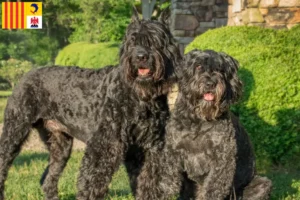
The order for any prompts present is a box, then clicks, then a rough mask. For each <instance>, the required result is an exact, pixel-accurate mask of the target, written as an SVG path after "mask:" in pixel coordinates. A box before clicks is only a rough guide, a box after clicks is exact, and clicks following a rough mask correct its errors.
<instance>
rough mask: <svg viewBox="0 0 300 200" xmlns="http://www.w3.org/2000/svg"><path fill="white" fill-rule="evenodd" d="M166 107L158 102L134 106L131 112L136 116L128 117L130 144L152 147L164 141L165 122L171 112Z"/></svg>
mask: <svg viewBox="0 0 300 200" xmlns="http://www.w3.org/2000/svg"><path fill="white" fill-rule="evenodd" d="M164 108H166V107H164ZM164 108H162V107H161V106H160V104H158V103H157V102H155V103H153V104H140V105H137V106H136V107H132V110H131V111H130V112H133V113H132V115H131V116H134V118H131V119H129V118H128V119H129V120H128V123H127V127H126V129H127V134H126V135H127V136H128V138H127V139H128V140H129V143H130V144H137V145H138V146H142V147H145V148H152V147H153V145H157V144H158V143H162V141H163V137H164V135H165V123H166V120H167V117H168V114H169V113H168V110H167V109H164ZM128 117H129V116H128Z"/></svg>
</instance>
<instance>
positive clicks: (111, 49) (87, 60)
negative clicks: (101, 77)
mask: <svg viewBox="0 0 300 200" xmlns="http://www.w3.org/2000/svg"><path fill="white" fill-rule="evenodd" d="M119 46H120V45H119V44H118V43H99V44H90V43H86V42H79V43H73V44H70V45H68V46H66V47H65V48H64V49H63V50H61V51H60V52H59V54H58V56H57V57H56V59H55V64H56V65H63V66H70V65H76V66H80V67H84V68H101V67H103V66H106V65H114V64H117V63H118V53H119Z"/></svg>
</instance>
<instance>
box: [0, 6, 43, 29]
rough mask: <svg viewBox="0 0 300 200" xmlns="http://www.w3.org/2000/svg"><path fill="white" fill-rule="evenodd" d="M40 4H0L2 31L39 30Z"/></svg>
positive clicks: (40, 20) (40, 25)
mask: <svg viewBox="0 0 300 200" xmlns="http://www.w3.org/2000/svg"><path fill="white" fill-rule="evenodd" d="M42 10H43V8H42V2H2V29H41V28H42Z"/></svg>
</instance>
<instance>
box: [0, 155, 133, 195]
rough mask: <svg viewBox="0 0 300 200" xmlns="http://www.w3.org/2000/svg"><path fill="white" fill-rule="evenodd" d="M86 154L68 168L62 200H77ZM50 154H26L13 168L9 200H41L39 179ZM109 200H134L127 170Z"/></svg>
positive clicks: (122, 171) (62, 184) (116, 180)
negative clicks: (80, 175)
mask: <svg viewBox="0 0 300 200" xmlns="http://www.w3.org/2000/svg"><path fill="white" fill-rule="evenodd" d="M82 156H83V153H82V152H73V154H72V157H71V158H70V160H69V162H68V165H67V167H66V169H65V171H64V173H63V176H62V177H61V180H60V182H59V191H60V193H59V195H60V198H61V200H71V199H72V200H73V199H75V193H76V178H77V175H78V172H79V166H80V161H81V158H82ZM47 159H48V154H46V153H35V152H23V153H21V154H20V156H18V157H17V159H16V160H15V162H14V165H13V167H11V169H10V171H9V174H8V180H7V182H6V188H5V192H6V198H7V200H24V199H26V200H40V199H43V193H42V190H41V189H40V185H39V180H40V177H41V175H42V173H43V171H44V169H45V168H46V166H47ZM106 199H115V200H133V197H132V196H131V194H130V188H129V183H128V177H127V174H126V172H125V169H124V167H121V168H120V170H119V171H118V172H117V173H116V174H115V175H114V179H113V182H112V184H111V185H110V191H109V194H108V196H107V198H106Z"/></svg>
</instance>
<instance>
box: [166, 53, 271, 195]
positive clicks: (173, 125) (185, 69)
mask: <svg viewBox="0 0 300 200" xmlns="http://www.w3.org/2000/svg"><path fill="white" fill-rule="evenodd" d="M180 67H181V68H180V69H181V70H182V73H181V75H180V77H181V78H180V80H179V94H178V98H177V101H176V103H175V107H174V111H173V112H172V116H171V118H170V121H169V122H168V124H167V128H166V129H167V136H166V139H167V144H168V146H169V147H170V152H171V154H173V156H175V157H173V156H170V152H168V153H169V154H168V153H166V157H165V158H164V159H165V160H164V161H163V162H166V161H168V162H169V163H165V165H167V166H169V165H172V166H173V168H171V167H166V166H165V165H162V166H163V168H165V172H166V174H167V175H165V179H164V181H163V182H162V183H161V186H162V187H163V188H164V190H165V192H166V193H169V194H172V192H173V193H174V191H175V192H176V190H177V189H178V186H179V185H180V184H178V181H180V180H181V179H180V178H175V179H174V178H173V179H169V180H168V178H170V177H178V176H176V173H182V174H181V175H182V179H183V183H182V186H181V191H180V197H181V199H199V200H200V199H201V200H224V199H231V198H232V199H235V198H236V199H244V200H265V199H268V198H269V194H270V191H271V185H272V184H271V181H270V180H268V179H267V178H264V177H259V176H256V174H255V157H254V152H253V148H252V145H251V142H250V140H249V137H248V135H247V133H246V131H245V129H244V128H243V127H242V125H241V124H240V122H239V120H238V118H237V117H235V116H234V115H233V114H232V113H231V112H230V111H229V106H230V105H231V104H233V103H235V102H236V101H237V100H238V99H239V98H240V96H241V94H242V83H241V81H240V79H239V78H238V76H237V70H238V63H237V61H236V60H235V59H233V58H232V57H230V56H229V55H226V54H225V53H217V52H215V51H212V50H206V51H199V50H193V51H191V52H190V53H188V54H187V55H185V57H184V60H183V64H182V65H181V66H180ZM175 161H177V162H175ZM176 164H177V167H174V166H176ZM176 182H177V184H176Z"/></svg>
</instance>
